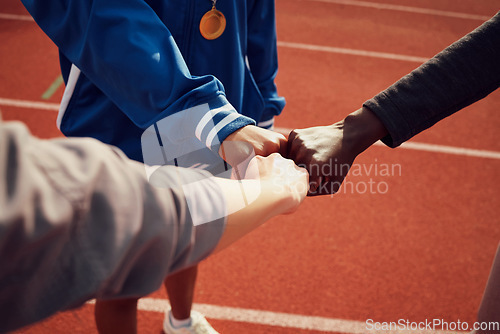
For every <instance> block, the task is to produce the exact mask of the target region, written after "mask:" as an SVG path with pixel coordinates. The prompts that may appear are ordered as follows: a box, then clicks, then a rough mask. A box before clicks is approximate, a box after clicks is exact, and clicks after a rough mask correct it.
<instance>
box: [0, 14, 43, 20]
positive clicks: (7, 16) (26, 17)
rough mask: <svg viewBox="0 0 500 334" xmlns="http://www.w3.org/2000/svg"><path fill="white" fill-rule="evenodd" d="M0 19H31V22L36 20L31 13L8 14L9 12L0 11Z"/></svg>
mask: <svg viewBox="0 0 500 334" xmlns="http://www.w3.org/2000/svg"><path fill="white" fill-rule="evenodd" d="M0 19H4V20H17V21H31V22H34V21H35V20H33V18H32V17H31V16H29V15H17V14H7V13H0Z"/></svg>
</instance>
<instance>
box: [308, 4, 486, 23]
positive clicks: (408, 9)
mask: <svg viewBox="0 0 500 334" xmlns="http://www.w3.org/2000/svg"><path fill="white" fill-rule="evenodd" d="M307 1H315V2H327V3H334V4H340V5H347V6H358V7H366V8H376V9H387V10H396V11H400V12H408V13H416V14H427V15H436V16H447V17H454V18H459V19H467V20H479V21H486V20H489V19H490V18H491V16H485V15H476V14H467V13H459V12H451V11H446V10H438V9H430V8H421V7H410V6H401V5H393V4H387V3H376V2H369V1H357V0H307Z"/></svg>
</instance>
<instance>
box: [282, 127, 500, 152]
mask: <svg viewBox="0 0 500 334" xmlns="http://www.w3.org/2000/svg"><path fill="white" fill-rule="evenodd" d="M274 130H275V131H277V132H279V133H282V134H284V135H288V134H289V133H290V131H292V129H288V128H279V127H277V128H275V129H274ZM374 145H375V146H383V147H386V148H388V146H387V145H385V144H384V143H382V142H381V141H380V140H379V141H377V142H376V143H375V144H374ZM399 148H403V149H408V150H416V151H424V152H433V153H445V154H454V155H460V156H466V157H476V158H486V159H495V160H500V152H497V151H488V150H478V149H473V148H465V147H456V146H447V145H438V144H427V143H419V142H414V141H410V142H405V143H403V144H401V146H399Z"/></svg>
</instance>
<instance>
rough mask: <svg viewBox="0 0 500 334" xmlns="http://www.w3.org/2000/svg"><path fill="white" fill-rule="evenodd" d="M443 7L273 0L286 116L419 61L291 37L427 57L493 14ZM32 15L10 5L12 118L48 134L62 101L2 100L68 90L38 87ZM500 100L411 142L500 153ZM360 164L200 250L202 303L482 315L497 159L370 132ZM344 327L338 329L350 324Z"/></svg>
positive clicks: (42, 58)
mask: <svg viewBox="0 0 500 334" xmlns="http://www.w3.org/2000/svg"><path fill="white" fill-rule="evenodd" d="M353 3H356V4H358V5H353ZM370 3H371V4H382V3H383V4H393V5H399V6H401V5H402V6H410V7H419V8H425V9H430V10H434V11H445V12H458V13H467V14H468V15H480V16H486V17H488V16H490V17H491V16H492V15H494V14H495V12H496V11H497V10H498V9H499V8H498V2H497V1H496V0H484V1H481V2H478V1H474V0H467V1H461V2H458V3H457V2H456V1H449V0H442V1H433V0H432V1H431V0H421V1H409V0H404V1H396V0H378V1H375V0H373V1H371V2H370ZM439 13H440V12H438V13H436V12H432V11H431V12H430V13H427V14H421V13H415V11H411V10H410V11H401V10H395V9H377V8H373V7H370V6H367V5H366V4H365V5H363V3H359V2H353V1H351V4H345V3H344V4H342V3H339V2H338V1H330V2H329V1H327V0H325V1H318V0H277V24H278V40H279V42H280V43H281V44H280V47H279V61H280V71H279V75H278V78H277V84H278V89H279V92H280V94H282V95H283V96H285V97H286V98H287V107H286V108H285V110H284V112H283V115H282V116H280V117H279V119H278V121H277V125H278V126H280V127H284V128H295V127H308V126H314V125H320V124H328V123H332V122H334V121H337V120H339V119H340V118H342V117H343V116H344V115H346V114H347V113H349V112H351V111H353V110H355V109H357V108H358V107H359V106H360V105H361V104H362V103H363V102H364V101H365V100H366V99H369V98H371V97H372V96H373V95H374V94H376V93H377V92H379V91H380V90H382V89H384V88H385V87H387V86H388V85H390V84H391V83H392V82H394V81H395V80H397V79H398V78H400V77H401V76H402V75H404V74H406V73H407V72H409V71H411V70H412V69H413V68H415V67H417V66H418V65H419V63H418V62H415V61H408V60H389V59H384V58H378V57H372V56H357V55H351V54H340V53H335V52H325V51H314V50H306V49H298V48H294V47H290V46H289V44H283V43H303V44H307V45H309V46H310V45H312V46H327V47H337V48H343V49H347V50H365V51H371V52H384V53H391V54H397V55H405V56H413V57H415V56H416V57H424V58H428V57H431V56H432V55H434V54H435V53H436V52H438V51H440V50H441V49H443V48H444V47H445V46H447V45H448V44H450V43H452V42H453V41H455V40H456V39H458V38H459V37H461V36H462V35H464V34H466V33H467V32H469V31H471V30H472V29H474V28H475V27H477V26H478V25H480V24H481V20H478V19H473V18H458V17H451V16H447V15H445V14H442V13H441V14H439ZM0 14H16V15H24V16H23V17H25V15H27V13H26V12H25V11H24V10H23V8H22V6H21V4H20V3H19V2H18V1H15V0H4V1H2V3H1V4H0ZM23 17H17V18H11V17H9V18H5V16H1V15H0V37H1V40H2V44H1V45H0V108H1V110H2V116H3V118H4V119H5V120H10V119H17V120H21V121H24V122H25V123H26V124H28V126H29V127H30V128H31V129H32V131H33V132H34V133H35V134H36V135H38V136H41V137H44V138H49V137H54V136H59V135H60V133H59V131H58V130H57V129H56V127H55V118H56V112H55V111H51V110H42V109H39V108H36V107H30V108H19V107H13V106H9V105H7V104H8V103H5V99H10V100H17V101H19V100H23V101H35V102H44V103H55V104H57V103H58V102H59V100H60V97H61V95H62V88H59V89H58V90H57V91H56V92H55V94H54V95H53V96H52V97H51V98H50V99H49V100H42V99H41V95H42V94H43V93H44V92H45V91H46V90H47V88H48V87H49V86H50V85H51V84H52V82H53V81H54V80H55V79H56V78H57V77H58V75H59V69H58V59H57V50H56V48H55V47H54V46H53V45H52V43H51V42H50V40H48V38H46V37H45V36H44V35H43V33H42V32H41V31H40V29H39V28H38V27H37V26H36V25H35V24H34V23H33V22H30V21H26V20H23ZM2 101H3V102H2ZM499 107H500V94H499V92H498V91H497V92H495V93H493V94H491V95H490V96H488V97H487V98H486V99H484V100H483V101H481V102H478V103H476V104H474V105H473V106H470V107H468V108H466V109H464V110H463V111H461V112H459V113H457V114H456V115H454V116H453V117H451V118H449V119H446V120H444V121H443V122H441V123H439V124H438V125H436V126H435V127H433V128H432V129H430V130H428V131H427V132H425V133H422V134H420V135H418V136H416V137H415V138H414V139H413V140H412V141H413V142H421V143H428V144H437V145H449V146H454V147H460V148H468V149H473V150H488V151H494V152H500V144H499V141H498V134H497V133H498V129H499V126H500V113H498V108H499ZM357 163H358V165H357V167H353V170H354V168H357V169H356V170H357V171H358V173H351V174H352V175H350V176H349V178H348V179H347V181H348V182H350V185H351V188H348V187H346V186H344V191H343V192H341V193H340V194H338V195H335V196H334V197H322V198H308V199H307V200H306V201H305V203H304V204H303V206H302V207H301V208H300V209H299V210H298V212H296V213H295V214H293V215H289V216H283V217H278V218H275V219H274V220H272V221H270V222H268V223H267V224H265V225H264V226H263V227H261V228H259V229H258V230H257V231H255V232H254V233H252V234H250V235H248V236H247V237H245V238H244V239H243V240H241V241H240V242H238V243H237V244H235V245H234V246H232V247H231V248H230V249H227V250H225V251H224V252H222V253H220V254H218V255H216V256H214V257H212V258H210V259H208V260H206V261H205V262H203V263H202V264H201V266H200V273H199V280H198V285H197V291H196V298H195V301H196V302H197V303H203V304H209V305H216V306H224V307H235V308H242V309H252V310H261V311H272V312H281V313H286V314H288V315H289V316H290V317H291V318H292V319H293V318H294V315H304V316H320V317H324V318H328V319H344V320H348V321H350V323H353V324H356V322H355V321H360V322H362V323H363V322H365V321H366V320H367V319H374V320H375V321H397V320H398V319H408V320H410V321H415V322H417V321H425V320H426V319H428V320H432V319H443V320H445V321H448V322H455V321H457V320H460V321H466V322H468V323H470V324H472V322H473V321H474V320H475V314H476V310H477V308H478V305H479V302H480V299H481V295H482V291H483V288H484V285H485V283H486V280H487V277H488V272H489V268H490V265H491V262H492V260H493V256H494V253H495V250H496V247H497V245H498V242H499V240H500V224H499V222H500V220H499V218H498V217H499V216H500V205H499V204H500V193H499V190H498V185H499V184H500V172H499V171H500V169H499V168H500V160H499V159H498V158H484V157H470V156H465V155H460V154H459V155H456V154H446V153H439V152H428V151H421V150H409V149H404V148H399V149H395V150H391V149H388V148H385V147H381V146H374V147H373V148H371V149H369V150H368V151H367V152H366V153H365V154H363V155H362V156H361V157H359V159H358V160H357ZM370 166H371V168H372V169H371V170H363V168H370ZM387 166H389V167H391V168H394V170H392V171H391V172H390V173H389V174H390V175H385V174H384V173H383V171H382V170H383V169H384V168H386V167H387ZM375 168H378V170H377V173H376V172H375ZM370 182H373V183H372V184H374V185H375V186H379V187H382V188H380V189H378V190H379V193H378V194H370V193H369V191H368V190H366V191H365V192H364V193H362V192H363V191H362V190H363V189H365V188H363V187H364V186H368V185H369V184H370ZM363 185H364V186H363ZM356 186H357V187H358V189H357V190H358V191H356ZM352 188H354V190H353V189H352ZM376 190H377V189H376ZM380 190H382V191H383V192H385V190H387V192H386V193H384V194H382V193H380V192H381V191H380ZM148 297H150V298H160V299H165V298H166V294H165V292H164V291H163V290H159V291H157V292H155V293H154V294H152V295H151V296H148ZM229 310H233V309H229ZM92 312H93V305H85V306H83V307H82V308H80V309H78V310H75V311H70V312H64V313H61V314H58V315H56V316H54V317H52V318H50V319H48V320H46V321H44V322H42V323H40V324H37V325H34V326H31V327H28V328H25V329H23V330H20V331H18V332H17V333H42V334H43V333H69V332H71V333H92V332H95V326H94V324H93V316H92ZM162 317H163V315H162V314H161V313H159V312H151V311H140V313H139V331H140V332H141V333H160V331H161V321H162ZM280 319H281V318H280ZM210 321H211V323H212V324H213V325H214V326H215V327H216V329H218V330H219V331H220V332H221V333H242V334H244V333H316V332H319V331H315V330H312V329H308V330H299V329H296V328H293V327H287V325H286V323H284V322H283V323H278V324H277V325H276V326H269V325H262V324H259V323H258V322H259V320H256V321H254V320H251V319H243V321H230V320H217V319H210ZM256 322H257V323H256ZM278 322H279V321H278ZM313 322H314V321H313ZM358 324H359V323H358ZM346 328H347V327H345V326H344V327H342V326H340V327H332V328H331V329H330V331H328V332H332V331H335V330H336V331H338V332H342V331H344V332H349V331H348V330H346Z"/></svg>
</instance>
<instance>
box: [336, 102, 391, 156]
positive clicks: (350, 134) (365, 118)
mask: <svg viewBox="0 0 500 334" xmlns="http://www.w3.org/2000/svg"><path fill="white" fill-rule="evenodd" d="M341 122H342V123H343V124H342V127H343V130H344V138H345V139H346V140H347V143H348V144H349V145H350V148H351V149H352V150H353V151H354V153H355V154H356V155H358V154H360V153H361V152H363V151H364V150H366V149H367V148H368V147H370V146H371V145H373V144H374V143H375V142H376V141H378V140H380V139H382V138H384V137H385V136H387V134H388V132H387V129H386V128H385V126H384V124H383V123H382V122H381V121H380V119H379V118H378V117H377V116H376V115H375V114H374V113H373V112H372V111H371V110H370V109H368V108H366V107H362V108H360V109H358V110H356V111H355V112H353V113H351V114H349V115H348V116H347V117H346V118H345V119H344V120H343V121H341Z"/></svg>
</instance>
